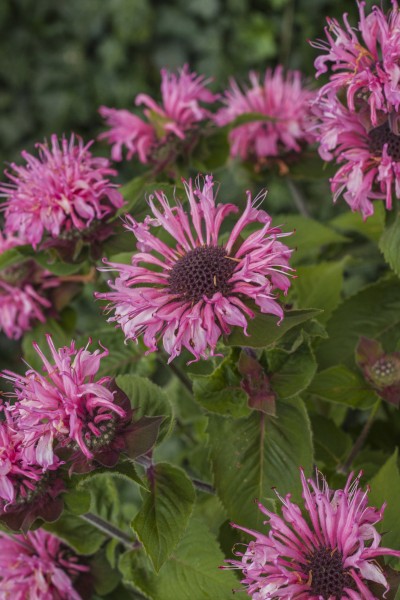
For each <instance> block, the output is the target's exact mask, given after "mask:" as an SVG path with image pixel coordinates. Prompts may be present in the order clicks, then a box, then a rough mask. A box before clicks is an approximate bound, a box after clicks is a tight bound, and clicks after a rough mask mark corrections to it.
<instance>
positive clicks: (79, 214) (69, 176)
mask: <svg viewBox="0 0 400 600" xmlns="http://www.w3.org/2000/svg"><path fill="white" fill-rule="evenodd" d="M92 143H93V142H89V143H88V144H86V145H85V144H84V143H83V140H82V139H81V138H79V137H76V138H75V136H74V135H72V136H71V138H70V139H69V140H67V139H66V138H62V140H61V141H59V140H58V139H57V136H55V135H52V136H51V145H49V144H48V143H47V142H45V143H43V144H37V148H38V154H39V156H38V157H36V156H33V155H31V154H29V153H28V152H26V151H23V152H22V157H23V159H24V160H25V162H26V164H25V165H17V164H14V163H12V164H11V169H10V170H8V171H5V174H6V176H7V178H8V179H9V181H10V183H3V184H1V185H0V195H1V196H3V197H5V198H6V202H5V232H6V233H7V234H14V233H16V234H17V235H18V237H19V238H20V239H21V241H22V242H23V243H28V244H32V245H33V246H34V248H36V247H37V245H38V244H39V243H40V242H41V240H42V238H43V236H44V235H45V234H48V235H49V236H51V237H52V238H57V237H59V236H61V237H63V236H64V237H65V236H68V235H75V231H74V230H78V231H83V230H87V229H88V228H89V227H90V226H91V225H92V224H93V223H95V222H97V221H101V220H102V219H104V218H105V217H107V216H108V215H110V214H112V213H114V212H115V211H116V209H117V208H119V207H121V206H122V204H123V199H122V196H121V194H120V193H119V192H118V191H117V189H116V187H117V186H116V184H114V183H111V182H110V180H109V176H110V175H116V171H114V170H113V169H111V168H110V163H109V161H108V160H107V159H106V158H97V157H94V156H93V155H92V153H91V152H90V151H89V147H90V146H91V145H92Z"/></svg>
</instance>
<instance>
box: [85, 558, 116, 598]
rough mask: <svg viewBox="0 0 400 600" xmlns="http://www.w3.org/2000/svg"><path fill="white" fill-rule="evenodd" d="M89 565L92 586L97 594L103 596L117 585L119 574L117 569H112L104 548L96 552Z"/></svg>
mask: <svg viewBox="0 0 400 600" xmlns="http://www.w3.org/2000/svg"><path fill="white" fill-rule="evenodd" d="M89 565H90V575H91V577H92V581H93V587H94V589H95V591H96V592H97V593H98V594H100V595H101V596H105V595H106V594H109V593H110V592H112V591H113V590H114V589H115V588H116V587H117V585H118V583H119V581H120V579H121V576H120V574H119V573H118V571H116V570H114V569H112V567H111V565H110V563H109V562H108V560H107V556H106V553H105V550H103V549H102V550H100V551H99V552H97V554H95V555H94V556H93V558H92V559H91V560H90V563H89Z"/></svg>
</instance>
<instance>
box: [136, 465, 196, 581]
mask: <svg viewBox="0 0 400 600" xmlns="http://www.w3.org/2000/svg"><path fill="white" fill-rule="evenodd" d="M147 475H148V480H149V488H150V491H149V492H147V491H143V492H142V493H143V498H144V504H143V506H142V508H141V509H140V511H139V512H138V514H137V515H136V517H135V518H134V519H133V521H132V528H133V530H134V531H135V533H136V535H137V536H138V538H139V540H140V541H141V542H142V544H143V546H144V548H145V550H146V552H147V554H148V556H149V557H150V559H151V562H152V564H153V566H154V569H155V570H156V571H159V570H160V568H161V566H162V565H163V563H164V562H165V561H166V560H167V558H168V557H169V556H170V555H171V553H172V551H173V550H174V548H175V547H176V545H177V544H178V542H179V540H180V539H181V537H182V535H183V533H184V531H185V529H186V526H187V523H188V520H189V517H190V514H191V512H192V509H193V502H194V499H195V492H194V488H193V484H192V482H191V481H190V479H189V478H188V477H187V475H186V474H185V473H184V472H183V471H182V470H181V469H179V468H178V467H175V466H173V465H170V464H168V463H159V464H156V465H154V466H153V467H150V469H148V471H147Z"/></svg>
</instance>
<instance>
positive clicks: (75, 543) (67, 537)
mask: <svg viewBox="0 0 400 600" xmlns="http://www.w3.org/2000/svg"><path fill="white" fill-rule="evenodd" d="M42 527H43V529H46V530H47V531H50V532H51V533H54V534H55V535H56V536H58V537H59V538H61V539H62V540H64V541H65V542H66V544H68V545H69V546H71V548H73V549H74V550H75V551H76V552H78V554H84V555H87V554H94V553H95V552H97V550H98V549H99V548H100V546H101V545H102V544H103V542H104V540H105V539H106V537H105V535H104V534H103V533H101V532H100V531H99V530H98V529H96V527H93V525H90V524H89V523H86V522H85V521H84V520H83V519H81V518H80V517H77V516H75V515H72V514H70V513H67V512H64V513H63V514H62V515H61V517H60V518H59V519H58V521H56V522H55V523H44V524H43V525H42Z"/></svg>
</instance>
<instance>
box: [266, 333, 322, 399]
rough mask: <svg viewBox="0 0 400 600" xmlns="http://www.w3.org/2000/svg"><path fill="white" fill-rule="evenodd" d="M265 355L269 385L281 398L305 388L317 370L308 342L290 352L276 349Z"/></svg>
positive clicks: (288, 396) (298, 392)
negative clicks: (269, 378)
mask: <svg viewBox="0 0 400 600" xmlns="http://www.w3.org/2000/svg"><path fill="white" fill-rule="evenodd" d="M267 356H268V364H269V366H270V370H271V387H272V389H273V391H274V392H276V394H277V395H278V398H280V399H281V400H283V399H284V398H291V397H292V396H296V395H297V394H300V393H301V392H302V391H303V390H305V389H306V388H307V387H308V386H309V385H310V383H311V381H312V379H313V377H314V375H315V372H316V370H317V362H316V360H315V357H314V354H313V352H312V350H311V348H310V345H309V344H302V346H300V348H298V349H297V350H296V352H293V353H292V354H288V353H287V352H284V351H282V350H278V349H276V350H272V351H271V352H268V353H267ZM274 363H275V364H274Z"/></svg>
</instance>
